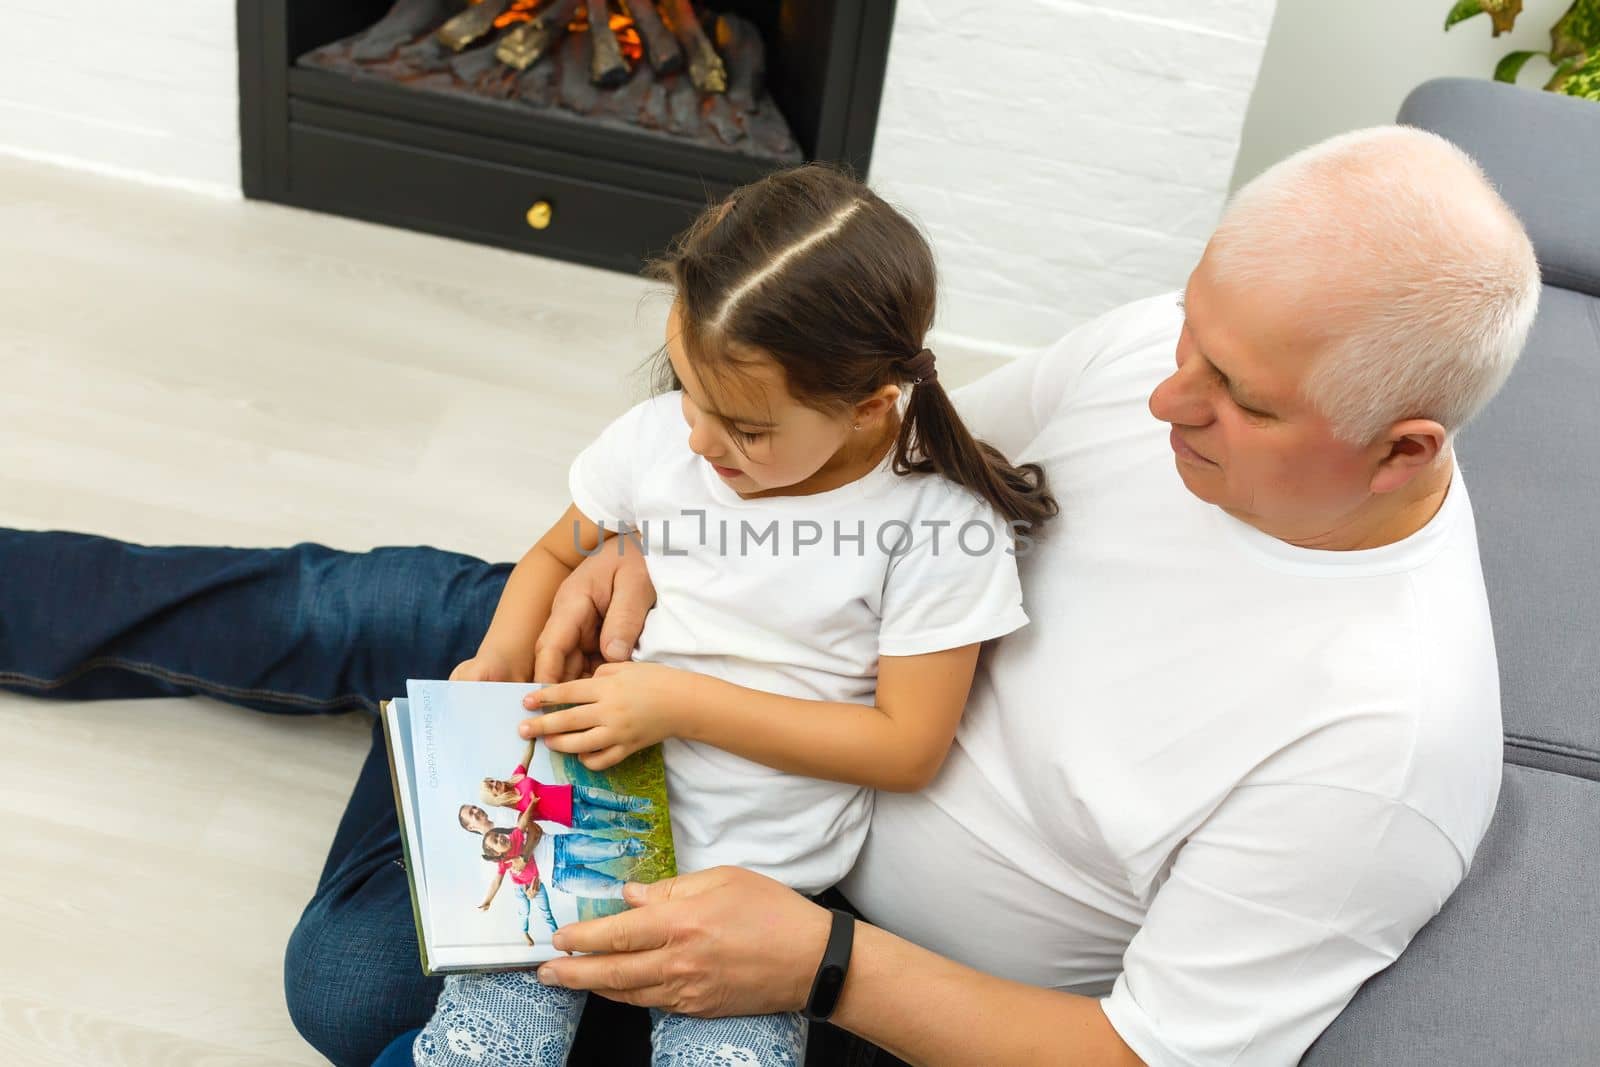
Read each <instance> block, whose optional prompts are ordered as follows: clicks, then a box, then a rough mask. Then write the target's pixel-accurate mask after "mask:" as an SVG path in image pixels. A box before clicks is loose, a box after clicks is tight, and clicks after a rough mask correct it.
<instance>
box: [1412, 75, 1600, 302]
mask: <svg viewBox="0 0 1600 1067" xmlns="http://www.w3.org/2000/svg"><path fill="white" fill-rule="evenodd" d="M1400 121H1401V122H1403V123H1405V124H1407V125H1410V126H1421V127H1422V128H1423V129H1427V130H1432V131H1433V132H1434V133H1437V134H1439V135H1440V136H1442V137H1446V138H1448V139H1449V140H1451V141H1453V142H1455V143H1456V144H1458V145H1460V146H1461V147H1462V148H1463V149H1465V150H1466V152H1467V154H1468V155H1470V156H1472V157H1473V158H1474V159H1476V160H1477V161H1478V163H1479V164H1480V165H1481V166H1482V167H1483V169H1484V170H1485V171H1486V172H1487V173H1488V175H1489V178H1490V180H1491V181H1493V182H1494V184H1495V185H1496V186H1497V187H1499V189H1500V193H1501V195H1502V196H1504V197H1505V198H1506V199H1507V200H1508V201H1510V203H1511V205H1512V207H1514V208H1515V209H1516V212H1517V214H1518V215H1519V216H1521V218H1522V221H1523V224H1524V225H1526V226H1527V228H1528V234H1529V236H1530V237H1532V238H1533V246H1534V247H1535V248H1536V249H1538V251H1539V263H1540V266H1541V267H1542V268H1543V270H1544V278H1545V281H1546V282H1547V283H1549V284H1551V285H1559V286H1561V287H1562V288H1564V289H1576V290H1579V291H1581V292H1585V293H1590V294H1594V295H1600V204H1597V202H1596V200H1595V187H1596V183H1597V182H1600V178H1597V177H1596V176H1597V175H1600V107H1596V106H1595V105H1594V102H1593V101H1590V100H1579V99H1577V98H1575V97H1570V96H1561V95H1559V94H1557V93H1545V92H1540V91H1538V90H1536V89H1521V88H1517V87H1516V86H1512V85H1504V84H1502V83H1500V82H1492V81H1479V80H1476V79H1471V78H1439V79H1437V80H1435V81H1430V82H1425V83H1423V84H1422V85H1420V86H1418V87H1417V88H1416V89H1414V90H1412V92H1411V95H1410V96H1408V97H1407V98H1406V102H1405V103H1404V104H1403V105H1401V108H1400Z"/></svg>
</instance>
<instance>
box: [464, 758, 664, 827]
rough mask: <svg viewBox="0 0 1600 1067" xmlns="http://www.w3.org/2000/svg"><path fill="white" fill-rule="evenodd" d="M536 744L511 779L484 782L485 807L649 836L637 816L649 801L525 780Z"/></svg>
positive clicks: (647, 824) (646, 823)
mask: <svg viewBox="0 0 1600 1067" xmlns="http://www.w3.org/2000/svg"><path fill="white" fill-rule="evenodd" d="M536 744H538V742H536V741H529V742H528V754H527V755H525V756H523V757H522V762H521V763H519V764H517V769H516V770H514V771H512V772H511V777H510V778H503V779H502V778H485V779H484V780H483V789H482V796H483V802H484V803H485V804H488V805H490V806H491V807H502V808H515V809H516V811H517V813H518V814H519V815H525V814H527V813H528V812H529V811H530V810H531V811H532V812H533V815H532V817H533V818H535V819H542V820H543V821H545V822H553V823H559V824H561V825H562V826H571V827H574V828H576V829H579V830H626V831H629V832H631V833H641V834H645V833H649V832H650V822H649V820H647V819H645V818H642V817H641V815H640V814H637V813H642V812H648V811H650V810H651V809H652V808H653V807H654V805H653V804H651V803H650V800H649V798H648V797H630V796H624V795H623V794H621V793H613V792H611V791H610V790H609V789H597V788H595V787H593V786H587V785H548V784H546V783H544V782H539V781H535V780H534V779H532V778H530V777H528V766H529V764H531V763H532V762H533V749H534V745H536ZM462 825H466V824H465V823H463V824H462Z"/></svg>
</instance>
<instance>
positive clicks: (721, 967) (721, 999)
mask: <svg viewBox="0 0 1600 1067" xmlns="http://www.w3.org/2000/svg"><path fill="white" fill-rule="evenodd" d="M623 899H625V900H626V901H627V902H628V903H629V904H631V905H633V910H631V911H625V912H623V913H621V914H620V915H611V916H607V917H606V918H603V919H593V920H590V921H589V922H582V923H576V924H574V925H572V926H564V927H562V928H561V930H560V931H558V932H557V933H556V935H555V947H556V948H558V949H561V950H563V951H568V952H597V953H605V955H598V956H577V957H574V958H572V959H559V960H552V961H550V962H548V963H545V964H544V965H543V966H541V967H540V968H539V980H540V981H542V982H544V983H545V984H547V985H559V986H566V987H567V988H569V989H593V990H595V991H597V992H599V993H601V994H603V995H605V996H607V997H610V998H611V999H612V1000H620V1001H623V1002H624V1003H627V1004H642V1005H645V1006H647V1007H657V1008H666V1009H667V1010H668V1011H675V1012H678V1013H680V1014H683V1015H699V1016H723V1015H765V1014H768V1013H770V1012H780V1011H798V1010H799V1009H800V1008H802V1007H804V1006H805V1002H806V998H807V996H809V995H810V991H811V981H812V978H813V977H814V976H815V975H816V970H817V964H818V963H820V962H821V961H822V950H823V949H824V948H825V947H826V945H827V943H828V929H829V925H830V923H831V919H830V918H829V915H828V913H827V911H825V910H824V909H822V908H820V907H818V906H817V905H815V904H813V903H811V902H810V901H809V900H807V899H806V898H805V897H803V896H801V895H800V894H799V893H796V892H795V891H794V890H792V889H789V888H788V887H786V886H784V885H783V884H781V883H779V882H775V881H773V880H772V879H771V878H767V877H765V876H764V875H759V874H755V873H753V872H751V871H747V870H743V869H742V868H738V867H715V868H712V869H711V870H709V871H700V872H697V873H695V874H687V875H683V876H682V877H679V878H669V879H667V880H665V881H661V882H655V883H652V884H650V885H640V884H638V883H632V882H630V883H629V884H628V886H627V888H626V889H625V890H624V891H623Z"/></svg>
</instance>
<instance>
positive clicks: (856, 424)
mask: <svg viewBox="0 0 1600 1067" xmlns="http://www.w3.org/2000/svg"><path fill="white" fill-rule="evenodd" d="M850 428H851V429H852V430H859V429H861V424H860V423H859V422H858V423H854V424H853V425H851V427H850Z"/></svg>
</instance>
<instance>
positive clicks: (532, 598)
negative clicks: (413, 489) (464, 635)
mask: <svg viewBox="0 0 1600 1067" xmlns="http://www.w3.org/2000/svg"><path fill="white" fill-rule="evenodd" d="M611 536H614V535H613V534H612V533H611V532H610V531H605V532H604V533H602V531H601V530H600V528H599V527H597V526H596V525H595V524H594V523H592V522H590V521H589V519H588V517H587V516H585V515H584V514H583V512H581V511H579V510H578V508H577V505H571V506H569V507H568V508H567V511H566V514H565V515H563V516H561V518H560V519H559V520H558V521H557V522H556V524H555V525H554V526H552V527H550V529H549V530H548V531H547V532H546V533H545V535H544V536H543V537H541V538H539V541H538V543H537V544H535V545H534V546H533V547H532V548H530V549H528V551H527V553H526V554H525V555H524V556H523V557H522V559H521V560H520V561H519V562H518V563H517V565H516V567H515V568H513V569H512V571H511V577H510V578H508V579H507V580H506V587H505V589H504V591H503V592H501V594H500V603H499V605H498V606H497V607H496V608H495V610H494V620H493V621H492V622H490V623H489V631H488V633H486V634H484V636H483V641H482V642H481V643H480V644H479V646H478V654H477V656H476V657H474V658H475V659H480V660H484V661H486V662H487V663H491V664H500V665H503V666H504V667H505V668H506V669H507V670H509V672H510V673H511V674H512V675H513V677H511V678H508V679H498V680H503V681H529V680H531V679H532V678H533V657H534V644H535V642H536V641H537V640H538V638H539V631H540V630H542V629H544V624H545V620H546V619H547V618H549V616H550V602H551V601H552V600H554V599H555V595H556V589H557V588H559V587H560V585H561V583H562V582H563V581H565V580H566V578H567V576H568V575H570V574H571V573H572V571H573V569H574V568H576V567H577V566H578V564H579V563H581V562H582V561H583V558H584V553H586V552H587V553H591V554H592V553H593V552H594V550H595V548H596V546H598V545H599V544H600V543H601V541H603V540H604V539H606V538H607V537H611ZM458 670H459V668H458ZM494 673H499V672H494ZM471 676H472V677H478V676H479V674H478V673H476V672H475V673H473V674H472V675H471ZM452 677H454V675H452Z"/></svg>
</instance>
